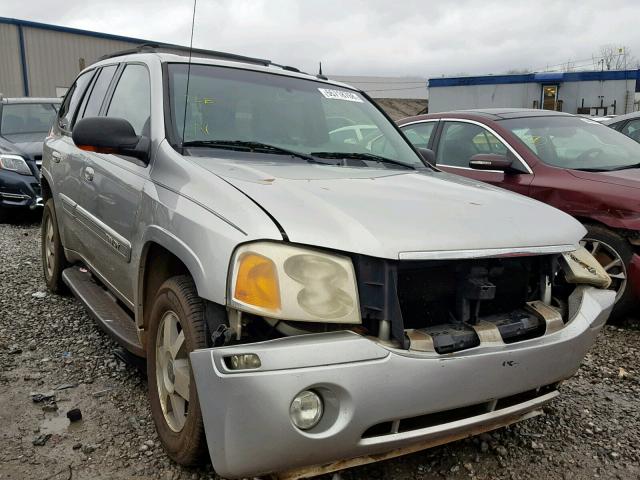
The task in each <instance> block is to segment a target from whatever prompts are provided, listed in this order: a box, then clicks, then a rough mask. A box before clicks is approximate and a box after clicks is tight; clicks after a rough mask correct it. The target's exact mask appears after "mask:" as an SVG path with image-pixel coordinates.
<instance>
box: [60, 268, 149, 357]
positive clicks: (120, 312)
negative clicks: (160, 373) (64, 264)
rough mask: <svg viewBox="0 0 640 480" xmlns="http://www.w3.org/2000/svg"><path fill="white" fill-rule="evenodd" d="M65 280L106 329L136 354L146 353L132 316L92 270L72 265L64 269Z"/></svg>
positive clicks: (141, 355) (140, 355)
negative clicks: (97, 281) (88, 270)
mask: <svg viewBox="0 0 640 480" xmlns="http://www.w3.org/2000/svg"><path fill="white" fill-rule="evenodd" d="M83 270H84V269H83ZM62 280H64V283H66V284H67V286H68V287H69V289H71V292H72V293H73V294H74V295H75V297H76V298H77V299H78V300H80V302H81V303H82V304H83V305H84V306H85V308H86V309H87V310H88V312H89V314H90V315H91V316H92V317H93V318H94V320H95V321H96V322H98V325H100V327H101V328H102V329H103V330H104V331H105V332H107V333H108V334H109V335H110V336H111V337H113V339H114V340H115V341H116V342H118V343H119V344H120V345H122V346H123V347H124V348H126V349H127V350H128V351H130V352H131V353H133V354H134V355H137V356H139V357H144V356H145V352H144V350H143V349H142V345H141V344H140V341H139V340H138V332H137V330H136V325H135V323H134V321H133V319H132V318H131V316H130V315H129V314H128V313H127V312H126V311H125V310H124V309H123V308H122V307H121V306H120V305H118V303H117V302H116V301H115V300H114V298H113V297H112V296H111V295H110V294H109V293H107V291H106V290H105V289H104V288H103V287H101V286H100V285H98V284H97V283H96V282H95V280H94V279H93V276H92V275H91V273H89V272H84V271H82V270H80V268H79V267H70V268H67V269H65V270H64V271H63V272H62Z"/></svg>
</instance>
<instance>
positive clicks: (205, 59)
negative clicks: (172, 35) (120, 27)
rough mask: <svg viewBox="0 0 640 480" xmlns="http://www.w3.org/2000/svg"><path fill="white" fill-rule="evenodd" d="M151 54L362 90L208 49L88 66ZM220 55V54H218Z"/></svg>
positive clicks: (164, 59)
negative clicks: (191, 52)
mask: <svg viewBox="0 0 640 480" xmlns="http://www.w3.org/2000/svg"><path fill="white" fill-rule="evenodd" d="M150 55H153V56H155V57H156V58H158V59H159V60H160V61H161V62H163V63H188V62H189V61H190V62H191V63H192V64H199V65H216V66H221V67H234V68H241V69H244V70H254V71H258V72H268V73H273V74H277V75H285V76H288V77H296V78H300V79H304V80H314V81H316V82H322V83H326V84H329V85H335V86H339V87H343V88H349V89H352V90H357V91H360V90H359V89H358V88H356V87H353V86H351V85H348V84H346V83H341V82H336V81H333V80H329V79H328V78H326V77H321V76H316V75H313V74H310V73H305V72H301V71H299V70H298V69H297V68H294V67H289V66H286V65H280V64H277V63H274V62H271V61H270V60H264V59H260V58H252V57H244V56H241V55H235V54H226V53H222V52H212V51H208V50H196V49H194V51H193V55H192V56H191V59H190V57H189V55H182V54H177V53H171V52H167V51H153V50H150V51H145V50H142V51H140V52H136V51H131V50H129V51H125V52H121V54H117V53H116V54H113V55H110V56H107V57H104V58H103V59H102V60H99V61H98V62H96V63H94V64H92V65H91V66H89V67H88V68H87V70H88V69H90V68H93V67H95V66H99V65H107V64H111V63H113V62H114V61H118V62H124V61H128V60H138V61H140V60H143V59H144V58H148V57H149V56H150ZM216 55H219V56H216Z"/></svg>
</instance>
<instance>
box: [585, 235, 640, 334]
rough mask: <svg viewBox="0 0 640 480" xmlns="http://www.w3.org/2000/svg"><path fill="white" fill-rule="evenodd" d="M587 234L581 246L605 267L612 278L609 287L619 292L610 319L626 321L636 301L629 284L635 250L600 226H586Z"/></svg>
mask: <svg viewBox="0 0 640 480" xmlns="http://www.w3.org/2000/svg"><path fill="white" fill-rule="evenodd" d="M585 227H586V228H587V234H586V235H585V237H584V239H583V240H582V242H581V244H583V246H584V247H585V248H586V249H587V250H588V251H589V252H590V253H591V254H592V255H593V256H594V257H595V258H596V260H598V262H599V263H600V264H601V265H602V266H603V267H605V270H606V271H607V273H608V274H609V276H610V277H611V280H612V283H611V286H610V287H609V288H610V289H611V290H615V291H616V292H617V295H616V303H615V305H614V307H613V311H612V312H611V316H610V317H609V319H610V320H612V321H618V320H622V319H624V317H625V316H626V315H627V314H628V313H629V311H630V310H631V308H632V307H633V305H634V303H635V301H636V299H635V297H634V294H633V288H631V285H629V282H628V272H629V262H631V257H632V256H633V249H632V248H631V245H630V244H629V242H628V241H627V240H626V239H625V238H623V237H621V236H620V235H618V234H617V233H615V232H613V231H611V230H609V229H608V228H606V227H602V226H600V225H585Z"/></svg>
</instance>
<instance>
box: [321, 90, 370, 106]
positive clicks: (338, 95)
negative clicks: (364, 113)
mask: <svg viewBox="0 0 640 480" xmlns="http://www.w3.org/2000/svg"><path fill="white" fill-rule="evenodd" d="M318 90H320V93H321V94H322V95H324V97H325V98H331V99H333V100H346V101H347V102H359V103H362V99H361V98H360V96H359V95H358V94H357V93H354V92H346V91H344V90H333V89H331V88H319V89H318Z"/></svg>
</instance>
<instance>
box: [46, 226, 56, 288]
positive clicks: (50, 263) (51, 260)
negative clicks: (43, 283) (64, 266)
mask: <svg viewBox="0 0 640 480" xmlns="http://www.w3.org/2000/svg"><path fill="white" fill-rule="evenodd" d="M53 234H54V232H53V221H52V220H51V216H48V217H47V224H46V228H45V237H44V246H45V251H44V254H45V265H46V267H47V277H48V278H51V277H53V269H54V268H55V260H56V250H55V242H54V239H53Z"/></svg>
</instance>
